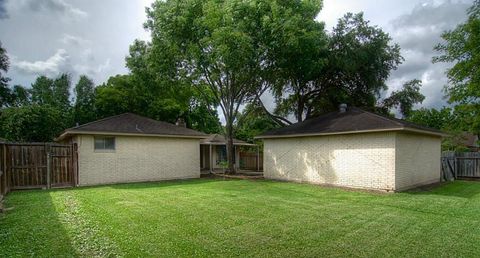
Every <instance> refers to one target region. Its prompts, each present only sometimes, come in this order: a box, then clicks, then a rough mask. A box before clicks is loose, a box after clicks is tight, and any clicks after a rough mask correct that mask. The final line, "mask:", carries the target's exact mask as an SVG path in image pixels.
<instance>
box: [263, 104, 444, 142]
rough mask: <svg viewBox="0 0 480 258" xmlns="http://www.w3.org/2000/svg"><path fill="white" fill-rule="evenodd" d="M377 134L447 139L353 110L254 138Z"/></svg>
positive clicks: (398, 122) (410, 125)
mask: <svg viewBox="0 0 480 258" xmlns="http://www.w3.org/2000/svg"><path fill="white" fill-rule="evenodd" d="M379 131H411V132H417V133H422V134H429V135H435V136H446V134H444V133H443V132H441V131H439V130H436V129H432V128H427V127H424V126H420V125H416V124H413V123H409V122H406V121H403V120H400V119H396V118H390V117H385V116H381V115H377V114H374V113H371V112H367V111H364V110H362V109H359V108H354V107H352V108H348V109H347V110H346V111H344V112H341V111H336V112H331V113H328V114H325V115H322V116H319V117H316V118H312V119H308V120H305V121H303V122H300V123H296V124H293V125H290V126H287V127H283V128H279V129H274V130H271V131H268V132H266V133H263V134H261V135H259V136H257V137H255V138H282V137H297V136H314V135H332V134H351V133H364V132H379Z"/></svg>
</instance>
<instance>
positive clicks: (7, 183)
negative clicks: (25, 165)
mask: <svg viewBox="0 0 480 258" xmlns="http://www.w3.org/2000/svg"><path fill="white" fill-rule="evenodd" d="M2 159H3V169H4V171H3V180H4V185H3V186H4V187H5V189H3V191H4V193H5V194H7V193H8V192H10V178H9V176H10V173H8V169H9V168H8V166H7V145H6V144H3V157H2Z"/></svg>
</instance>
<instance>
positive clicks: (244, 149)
mask: <svg viewBox="0 0 480 258" xmlns="http://www.w3.org/2000/svg"><path fill="white" fill-rule="evenodd" d="M233 146H234V149H235V155H234V161H235V163H234V166H235V169H236V170H237V171H244V170H245V171H261V170H263V165H262V163H263V161H262V157H261V155H260V151H259V146H258V145H256V144H252V143H248V142H245V141H242V140H238V139H233ZM226 162H227V142H226V140H225V137H224V136H223V135H220V134H212V135H210V136H209V137H208V138H206V139H202V140H201V141H200V168H201V172H202V174H205V173H212V172H215V171H223V169H224V167H225V165H226Z"/></svg>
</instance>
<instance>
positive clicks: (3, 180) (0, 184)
mask: <svg viewBox="0 0 480 258" xmlns="http://www.w3.org/2000/svg"><path fill="white" fill-rule="evenodd" d="M5 149H6V146H5V144H3V143H0V201H1V200H2V198H3V196H5V194H7V193H8V185H7V171H6V170H7V169H6V168H7V167H6V166H7V164H6V156H5V155H6V151H5ZM0 206H1V205H0ZM0 209H1V207H0Z"/></svg>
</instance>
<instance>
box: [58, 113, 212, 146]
mask: <svg viewBox="0 0 480 258" xmlns="http://www.w3.org/2000/svg"><path fill="white" fill-rule="evenodd" d="M76 134H108V135H138V136H161V137H180V138H206V137H208V135H207V134H204V133H202V132H199V131H195V130H192V129H189V128H185V127H182V126H176V125H174V124H170V123H167V122H162V121H157V120H154V119H150V118H147V117H143V116H139V115H135V114H132V113H125V114H121V115H117V116H111V117H107V118H104V119H100V120H97V121H94V122H91V123H87V124H83V125H80V126H76V127H73V128H70V129H67V130H65V131H64V132H63V133H62V134H61V135H60V136H59V137H58V138H57V139H56V140H57V141H59V140H63V139H65V138H67V137H68V136H71V135H76Z"/></svg>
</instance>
